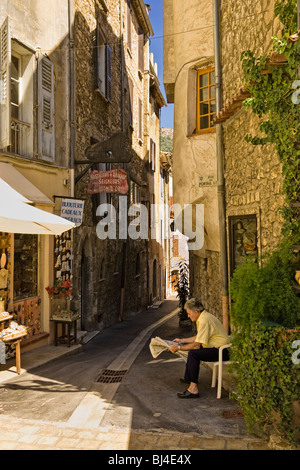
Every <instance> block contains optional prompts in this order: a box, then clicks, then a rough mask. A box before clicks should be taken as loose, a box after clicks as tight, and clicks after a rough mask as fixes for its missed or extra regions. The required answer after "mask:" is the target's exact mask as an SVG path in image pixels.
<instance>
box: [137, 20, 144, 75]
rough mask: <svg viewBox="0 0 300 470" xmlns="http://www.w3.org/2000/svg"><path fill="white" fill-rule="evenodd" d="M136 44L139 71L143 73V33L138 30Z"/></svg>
mask: <svg viewBox="0 0 300 470" xmlns="http://www.w3.org/2000/svg"><path fill="white" fill-rule="evenodd" d="M138 42H139V44H138V54H139V57H138V60H139V70H140V71H141V72H144V32H143V30H141V29H139V34H138Z"/></svg>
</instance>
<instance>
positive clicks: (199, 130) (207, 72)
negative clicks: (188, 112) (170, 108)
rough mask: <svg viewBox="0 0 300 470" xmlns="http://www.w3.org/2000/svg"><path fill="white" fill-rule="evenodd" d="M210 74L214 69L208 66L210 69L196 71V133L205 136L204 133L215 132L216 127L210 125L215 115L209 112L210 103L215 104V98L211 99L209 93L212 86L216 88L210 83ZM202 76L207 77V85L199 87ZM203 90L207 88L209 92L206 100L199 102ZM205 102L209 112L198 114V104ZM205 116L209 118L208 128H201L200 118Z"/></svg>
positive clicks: (214, 84)
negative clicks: (207, 104)
mask: <svg viewBox="0 0 300 470" xmlns="http://www.w3.org/2000/svg"><path fill="white" fill-rule="evenodd" d="M211 72H215V67H213V66H210V67H206V68H204V69H198V70H197V94H196V106H197V108H196V133H197V134H205V133H209V132H215V130H216V127H215V126H212V125H211V121H212V119H213V116H215V115H216V113H215V112H214V113H211V112H210V111H211V110H210V102H211V101H214V102H215V103H216V96H215V97H214V98H211V93H210V90H211V88H212V87H213V86H214V87H215V86H216V83H215V82H214V83H210V73H211ZM203 75H207V76H208V85H206V86H203V87H200V77H201V76H203ZM205 88H208V91H209V93H208V99H207V100H202V101H200V90H203V89H205ZM205 102H208V103H209V112H208V113H207V114H200V104H201V103H205ZM205 116H208V117H209V127H205V128H201V127H200V122H201V118H202V117H205Z"/></svg>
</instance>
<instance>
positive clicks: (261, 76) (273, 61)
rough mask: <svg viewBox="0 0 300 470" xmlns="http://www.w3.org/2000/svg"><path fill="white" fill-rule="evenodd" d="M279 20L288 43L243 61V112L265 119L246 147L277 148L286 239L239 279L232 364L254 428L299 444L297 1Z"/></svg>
mask: <svg viewBox="0 0 300 470" xmlns="http://www.w3.org/2000/svg"><path fill="white" fill-rule="evenodd" d="M275 15H276V16H277V17H278V18H279V20H280V21H281V23H282V37H281V38H279V37H274V38H273V50H272V51H271V53H269V54H265V55H262V56H260V57H255V56H254V54H253V52H252V51H249V50H248V51H244V52H243V53H242V56H241V60H242V67H243V72H244V80H245V83H246V88H247V89H248V90H249V92H250V93H251V98H248V99H247V100H245V101H244V106H245V107H246V109H251V110H252V112H253V113H254V114H256V115H257V116H258V118H259V124H258V131H257V134H256V135H247V136H246V137H245V138H246V141H248V142H250V143H252V144H253V145H266V144H273V145H274V148H275V149H276V151H277V154H278V158H279V160H280V162H281V166H282V175H283V192H284V194H285V206H284V207H283V208H282V213H283V216H284V224H283V230H282V233H283V239H282V240H281V243H279V245H278V247H277V250H275V251H274V252H273V253H271V254H269V255H268V256H267V257H265V259H264V260H263V263H262V264H261V265H258V264H256V263H252V264H251V263H247V264H246V265H244V266H240V267H239V268H237V269H236V271H235V272H234V275H233V278H232V279H231V283H230V293H231V300H232V305H231V318H232V321H233V325H234V326H235V330H234V335H233V346H232V348H231V359H232V360H233V363H234V368H235V370H236V373H237V386H238V390H237V396H236V398H237V400H238V401H239V403H240V404H241V406H242V409H243V412H244V415H245V418H246V422H247V425H248V427H250V428H251V427H253V428H256V427H257V426H258V427H259V429H260V430H264V429H265V427H266V426H269V425H272V426H273V427H274V426H275V428H276V429H277V430H278V431H279V433H281V435H282V436H283V437H285V438H287V439H289V440H291V441H293V440H295V439H297V440H298V439H299V430H300V427H299V421H296V422H295V413H294V406H295V405H296V406H298V405H299V402H300V395H299V393H300V391H299V380H300V365H299V362H297V363H295V362H293V361H292V354H293V344H295V341H296V342H297V344H298V340H299V333H300V328H299V323H300V299H299V297H297V296H296V295H295V294H294V291H293V287H292V282H293V279H294V273H295V269H297V266H299V258H300V254H299V253H298V254H295V253H294V252H293V251H292V250H291V247H292V246H293V244H295V243H296V244H300V243H299V242H300V103H299V102H298V100H296V101H295V100H292V96H293V93H294V92H295V83H297V85H296V86H299V85H298V83H299V82H298V80H300V74H299V65H300V38H298V36H297V35H295V36H292V35H294V34H295V33H296V31H297V1H296V0H275ZM291 36H292V37H291ZM299 95H300V92H299ZM299 97H300V96H299ZM298 419H299V418H298Z"/></svg>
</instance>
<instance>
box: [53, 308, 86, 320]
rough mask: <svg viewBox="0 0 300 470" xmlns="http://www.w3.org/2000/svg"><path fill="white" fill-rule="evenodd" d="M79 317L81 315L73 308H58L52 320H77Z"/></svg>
mask: <svg viewBox="0 0 300 470" xmlns="http://www.w3.org/2000/svg"><path fill="white" fill-rule="evenodd" d="M78 318H79V315H78V314H77V313H74V312H72V311H71V310H58V311H56V312H55V313H53V315H52V317H51V320H56V321H70V322H73V321H75V320H78Z"/></svg>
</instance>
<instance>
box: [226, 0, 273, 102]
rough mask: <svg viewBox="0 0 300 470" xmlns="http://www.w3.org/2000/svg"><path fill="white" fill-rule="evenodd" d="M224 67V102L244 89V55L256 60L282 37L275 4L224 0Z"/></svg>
mask: <svg viewBox="0 0 300 470" xmlns="http://www.w3.org/2000/svg"><path fill="white" fill-rule="evenodd" d="M220 7H221V8H220V34H221V51H220V54H221V63H222V82H223V102H224V103H225V102H226V101H227V100H228V99H231V98H232V97H233V96H234V95H235V94H236V93H237V91H238V89H239V88H240V87H241V86H242V85H243V81H242V77H243V74H242V66H241V60H240V59H241V53H242V51H247V50H251V51H253V53H254V54H255V56H260V55H262V54H265V53H267V52H268V51H270V49H271V46H272V36H275V35H278V34H279V33H280V29H281V28H280V22H279V21H278V20H274V0H253V1H251V2H236V1H235V0H222V1H221V5H220Z"/></svg>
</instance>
